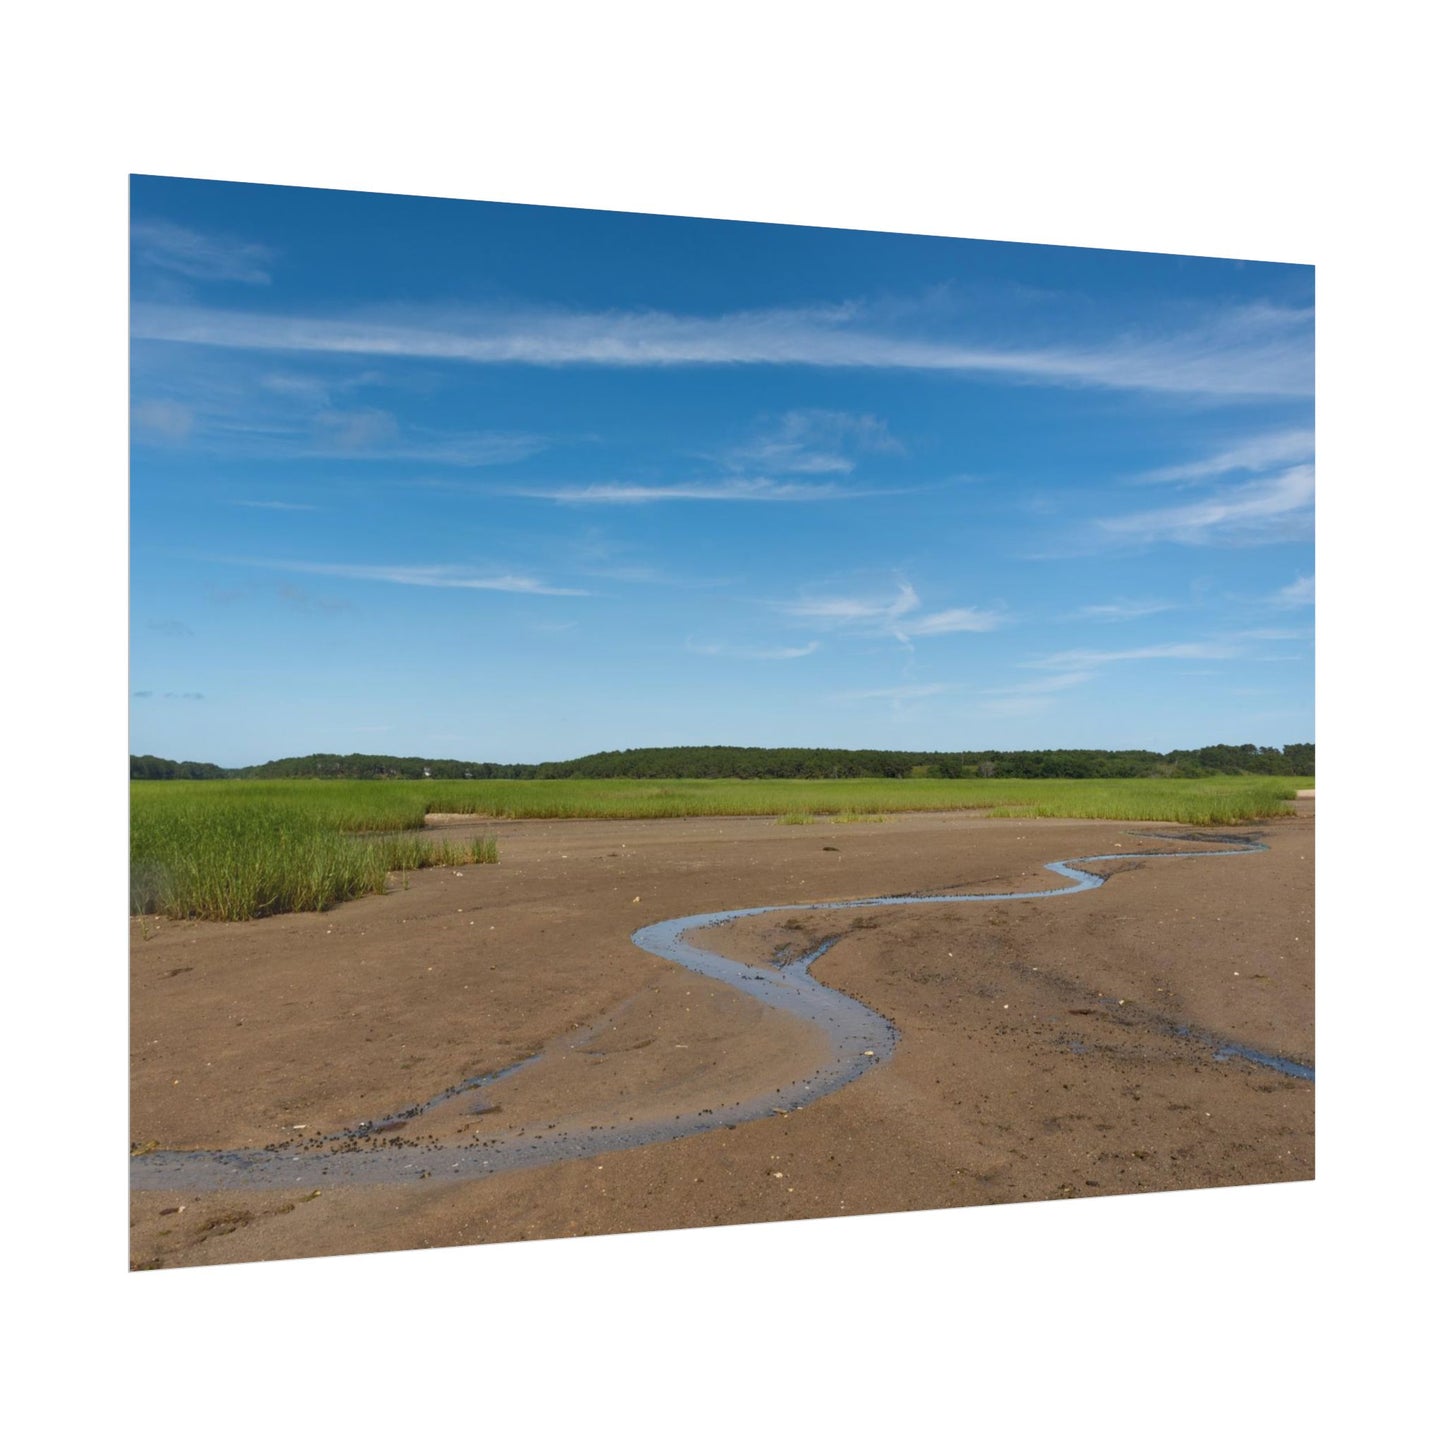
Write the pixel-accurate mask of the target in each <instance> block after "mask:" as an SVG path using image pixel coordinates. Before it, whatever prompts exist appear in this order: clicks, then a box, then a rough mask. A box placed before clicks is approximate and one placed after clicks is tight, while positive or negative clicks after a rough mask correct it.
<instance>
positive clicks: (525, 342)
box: [131, 303, 1313, 396]
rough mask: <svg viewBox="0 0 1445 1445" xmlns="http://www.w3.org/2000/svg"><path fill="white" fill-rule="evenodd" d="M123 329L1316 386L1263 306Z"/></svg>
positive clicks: (465, 349) (222, 322) (1306, 340)
mask: <svg viewBox="0 0 1445 1445" xmlns="http://www.w3.org/2000/svg"><path fill="white" fill-rule="evenodd" d="M131 324H132V332H133V334H134V335H135V336H137V337H141V338H145V339H149V340H157V341H173V342H189V343H193V344H197V345H204V346H217V347H240V348H248V349H256V350H266V351H274V352H320V353H332V354H343V355H366V356H396V357H415V358H426V359H430V360H438V361H458V362H472V363H478V364H510V365H533V366H569V365H571V366H575V365H591V366H622V367H635V366H646V367H659V366H721V365H749V364H751V365H775V366H783V365H791V366H819V367H849V368H853V367H863V368H890V369H896V368H901V369H909V370H921V371H942V372H961V373H978V374H984V375H991V376H996V377H1001V378H1005V379H1011V380H1016V381H1024V382H1039V383H1051V384H1056V385H1078V386H1103V387H1119V388H1125V389H1129V390H1143V391H1163V392H1176V393H1184V394H1199V395H1220V396H1248V395H1284V396H1308V395H1310V394H1311V393H1312V390H1313V313H1312V312H1311V311H1309V310H1290V309H1286V308H1280V307H1271V306H1265V305H1254V306H1246V307H1239V308H1235V309H1233V310H1229V311H1224V312H1220V313H1218V314H1216V315H1214V316H1212V317H1210V318H1209V319H1208V320H1206V321H1204V322H1202V323H1201V324H1198V325H1196V326H1194V327H1193V328H1192V329H1188V330H1176V331H1173V332H1167V333H1165V332H1159V333H1150V334H1146V333H1142V332H1139V331H1133V332H1129V333H1126V334H1123V335H1117V336H1113V337H1110V338H1107V339H1104V340H1095V341H1089V342H1079V343H1075V344H1071V345H1054V346H1042V347H1032V348H1010V347H1000V346H994V345H989V344H986V343H980V342H977V341H974V340H971V339H940V338H938V337H937V336H931V335H902V334H899V333H898V332H897V331H892V330H888V329H885V328H884V327H881V326H879V324H878V320H877V318H874V317H871V316H870V315H869V313H868V311H867V309H866V308H865V307H862V306H842V307H815V308H811V309H802V310H771V311H748V312H734V313H731V314H728V315H723V316H715V317H705V316H679V315H673V314H670V313H667V312H659V311H645V312H621V311H612V312H594V313H576V312H572V313H562V312H543V311H533V312H525V313H489V314H473V315H472V316H470V317H462V316H460V315H459V314H458V313H456V312H455V311H452V312H442V311H429V312H413V313H409V314H399V313H390V314H377V315H369V316H351V317H344V318H340V317H302V316H283V315H275V314H265V313H260V312H240V311H230V310H221V309H216V308H203V307H195V306H175V305H164V304H154V303H142V304H138V305H137V306H136V307H135V308H134V309H133V311H132V323H131Z"/></svg>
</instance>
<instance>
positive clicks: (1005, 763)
mask: <svg viewBox="0 0 1445 1445" xmlns="http://www.w3.org/2000/svg"><path fill="white" fill-rule="evenodd" d="M1314 771H1315V745H1314V744H1313V743H1289V744H1288V745H1286V746H1285V747H1282V748H1268V747H1264V748H1261V747H1256V746H1255V745H1254V744H1253V743H1240V744H1229V743H1217V744H1215V745H1214V746H1213V747H1207V748H1187V749H1176V750H1175V751H1174V752H1171V753H1151V752H1147V751H1145V750H1143V749H1129V750H1125V751H1106V750H1103V749H1097V748H1066V749H1056V750H1053V751H1049V752H958V753H916V752H889V751H879V750H876V749H850V748H724V747H688V748H628V749H627V750H626V751H625V752H610V753H589V754H588V755H587V756H586V757H585V758H574V759H573V760H572V761H571V762H565V763H463V762H458V761H457V760H456V759H455V758H393V757H384V756H376V755H372V754H367V753H348V754H347V755H346V756H345V757H342V756H340V755H339V754H337V753H311V754H309V755H308V756H307V757H304V758H280V759H278V760H277V761H275V762H270V763H257V764H255V765H253V766H251V767H247V768H220V767H217V766H216V765H215V764H214V763H177V762H172V761H171V760H170V759H169V758H155V757H150V756H144V757H136V756H135V755H134V754H132V755H131V760H130V775H131V777H132V778H133V779H160V778H191V779H196V778H428V777H430V778H667V779H677V778H1204V777H1210V776H1214V775H1217V774H1231V773H1269V774H1274V775H1277V776H1288V777H1313V776H1314Z"/></svg>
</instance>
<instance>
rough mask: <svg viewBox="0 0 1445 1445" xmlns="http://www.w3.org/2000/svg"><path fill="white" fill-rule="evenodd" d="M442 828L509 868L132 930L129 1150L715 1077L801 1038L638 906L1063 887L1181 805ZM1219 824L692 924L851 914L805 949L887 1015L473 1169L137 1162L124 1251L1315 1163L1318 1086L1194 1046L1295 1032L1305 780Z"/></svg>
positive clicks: (793, 932)
mask: <svg viewBox="0 0 1445 1445" xmlns="http://www.w3.org/2000/svg"><path fill="white" fill-rule="evenodd" d="M434 826H435V827H436V829H437V831H438V832H439V833H443V834H447V835H450V836H455V837H458V838H464V837H467V836H469V835H470V834H471V833H472V832H474V831H478V830H479V829H480V828H481V827H482V826H485V827H486V830H487V831H490V832H495V833H496V834H497V835H498V837H499V841H500V846H501V860H502V861H501V863H500V864H498V865H496V866H486V867H467V868H462V869H456V870H453V869H438V870H428V871H426V872H423V873H419V874H413V875H411V877H410V878H409V879H408V880H407V884H406V886H405V887H404V888H403V887H402V886H401V885H400V883H399V882H398V884H397V886H396V887H395V888H393V890H392V891H390V892H389V893H388V894H387V895H386V896H384V897H374V898H368V899H362V900H358V901H356V902H353V903H349V904H346V905H343V906H342V907H340V908H337V909H334V910H332V911H331V912H329V913H325V914H314V915H286V916H283V917H280V918H273V919H262V920H257V921H254V922H251V923H245V924H191V923H160V924H156V923H154V922H149V923H145V924H139V923H138V924H135V925H133V940H134V946H133V950H132V967H133V982H132V1124H131V1135H132V1139H133V1141H134V1145H135V1147H138V1148H140V1149H151V1148H154V1149H221V1148H258V1147H267V1146H270V1147H272V1148H273V1149H292V1148H295V1149H297V1150H298V1151H307V1149H308V1145H307V1141H310V1145H309V1151H310V1152H316V1149H317V1146H316V1141H317V1140H318V1139H319V1138H320V1137H321V1136H322V1135H325V1134H333V1133H336V1132H338V1131H340V1130H344V1129H349V1128H354V1127H355V1126H356V1125H357V1124H359V1123H360V1122H361V1121H363V1120H368V1119H371V1120H375V1119H380V1118H384V1117H386V1116H389V1115H392V1114H396V1113H400V1112H402V1111H405V1110H407V1109H409V1108H411V1107H412V1106H414V1105H416V1104H417V1103H419V1102H421V1101H422V1100H425V1099H429V1098H431V1097H433V1096H435V1095H437V1094H439V1093H441V1092H442V1091H444V1090H446V1089H449V1088H451V1087H453V1086H454V1085H456V1084H457V1083H458V1082H459V1081H460V1080H462V1079H464V1078H469V1077H475V1076H479V1075H487V1074H492V1073H496V1072H498V1071H500V1070H502V1069H505V1068H506V1067H508V1066H509V1065H513V1064H516V1063H518V1062H520V1061H522V1060H524V1059H528V1058H532V1057H533V1056H535V1055H537V1054H541V1055H542V1057H541V1058H540V1059H538V1060H537V1061H536V1062H535V1063H533V1064H531V1065H529V1066H528V1067H527V1068H526V1069H523V1070H521V1071H519V1072H518V1073H516V1074H514V1075H512V1076H509V1077H508V1078H505V1079H502V1080H499V1081H498V1082H496V1083H494V1084H490V1085H488V1086H486V1088H485V1089H483V1090H478V1091H475V1092H474V1093H471V1094H466V1095H462V1096H460V1098H459V1099H458V1100H457V1101H455V1103H454V1104H453V1105H452V1106H449V1107H447V1108H444V1109H439V1110H437V1111H435V1112H432V1113H429V1114H426V1115H423V1116H422V1117H420V1118H418V1119H416V1120H413V1121H411V1122H409V1123H406V1124H405V1125H403V1126H402V1127H401V1128H398V1129H396V1130H395V1131H393V1132H391V1133H389V1134H388V1136H387V1139H386V1142H385V1147H387V1148H388V1149H393V1150H395V1151H397V1153H398V1155H401V1154H404V1153H407V1152H408V1151H411V1152H412V1153H413V1154H414V1156H415V1157H417V1158H422V1157H424V1154H425V1151H426V1150H427V1149H428V1147H429V1145H432V1144H437V1143H441V1144H446V1145H455V1144H457V1143H465V1142H467V1141H468V1140H469V1139H477V1138H480V1137H482V1136H483V1135H484V1133H485V1134H490V1135H496V1134H498V1133H499V1132H502V1131H519V1130H520V1131H526V1130H532V1131H545V1130H547V1129H548V1127H549V1126H551V1127H555V1128H561V1127H568V1128H583V1129H585V1128H589V1127H591V1125H593V1124H597V1125H601V1126H606V1125H607V1124H610V1123H616V1122H618V1121H621V1120H625V1119H634V1118H637V1117H650V1116H657V1115H665V1114H666V1113H668V1112H673V1113H676V1114H682V1113H686V1112H689V1111H700V1110H703V1109H707V1108H709V1107H713V1106H715V1105H716V1104H717V1103H719V1102H720V1101H726V1100H731V1099H733V1098H735V1097H738V1096H739V1093H740V1092H748V1093H757V1092H759V1091H761V1090H763V1089H765V1088H766V1087H767V1086H768V1084H769V1081H773V1083H774V1086H775V1087H780V1086H782V1085H784V1084H786V1083H787V1082H788V1081H789V1080H791V1079H793V1078H795V1077H797V1076H798V1075H799V1074H800V1073H805V1072H806V1071H807V1070H808V1069H810V1068H812V1067H814V1066H815V1064H816V1062H817V1059H818V1057H819V1054H820V1050H821V1043H820V1041H819V1039H818V1038H817V1037H816V1036H815V1034H814V1032H813V1031H812V1030H811V1029H810V1028H809V1027H808V1026H807V1025H805V1024H803V1023H801V1022H799V1021H797V1020H792V1019H788V1018H786V1017H783V1016H781V1015H779V1014H778V1013H777V1012H776V1011H775V1010H770V1009H767V1008H765V1007H764V1006H763V1005H762V1004H760V1003H758V1002H756V1001H755V1000H752V999H749V998H747V997H745V996H743V995H741V994H739V993H738V992H737V991H736V990H734V989H731V988H729V987H727V986H725V985H723V984H719V983H713V982H710V981H708V980H705V979H702V978H699V977H698V976H696V975H694V974H690V973H688V972H686V971H684V970H683V969H681V968H678V967H677V966H675V965H672V964H668V963H666V962H664V961H662V960H658V959H656V958H652V957H650V956H649V955H647V954H646V953H644V952H643V951H642V950H640V949H638V948H637V947H635V946H634V945H633V944H632V943H631V941H630V938H631V934H632V933H633V931H634V930H635V929H636V928H638V927H639V926H641V925H642V924H645V923H649V922H653V921H656V920H659V919H664V918H671V917H678V916H682V915H685V914H691V913H698V912H702V911H704V910H709V909H718V908H727V907H738V906H750V905H762V904H784V903H790V902H800V901H821V900H825V899H845V898H859V897H866V896H870V895H879V894H885V893H894V892H917V891H941V890H947V891H976V892H986V893H993V892H1003V891H1014V892H1027V891H1031V890H1034V889H1044V888H1052V887H1055V886H1057V885H1058V883H1059V881H1060V880H1059V879H1057V878H1056V877H1055V876H1054V875H1053V874H1051V873H1048V872H1047V871H1046V870H1045V869H1044V868H1043V865H1044V863H1046V862H1048V861H1051V860H1055V859H1060V858H1068V857H1076V856H1081V855H1084V854H1091V853H1108V852H1110V851H1118V852H1132V851H1138V850H1139V849H1140V848H1141V847H1146V848H1152V847H1159V848H1167V847H1169V846H1170V845H1169V844H1168V843H1165V842H1163V841H1161V840H1159V839H1148V840H1141V839H1140V838H1139V837H1138V834H1139V833H1140V832H1150V833H1166V834H1185V833H1191V832H1192V833H1195V834H1197V833H1199V832H1200V831H1201V830H1190V829H1183V828H1175V827H1171V826H1169V825H1157V826H1154V825H1148V824H1115V823H1102V822H1075V821H1067V820H1045V819H1037V820H1027V821H1015V820H1000V819H987V818H983V817H980V816H978V815H970V814H927V815H908V816H899V817H891V818H889V819H887V820H886V821H885V822H882V823H855V824H843V823H835V822H829V821H826V820H823V821H820V822H818V823H815V824H812V825H805V826H791V827H790V826H781V825H778V824H776V823H774V822H772V821H771V820H768V819H690V820H679V821H647V822H596V821H589V822H551V821H527V822H502V823H497V824H486V825H481V824H478V823H477V822H476V821H475V820H465V821H445V822H439V823H437V824H435V825H434ZM1203 831H1205V832H1208V831H1210V830H1203ZM1219 831H1220V832H1222V833H1225V834H1229V835H1231V836H1232V835H1236V834H1239V833H1242V832H1248V833H1249V834H1250V835H1251V836H1254V837H1257V838H1258V839H1259V840H1260V841H1262V842H1264V843H1265V844H1267V845H1268V847H1269V849H1270V851H1269V852H1266V853H1257V854H1249V855H1235V856H1221V857H1218V858H1190V859H1168V858H1160V859H1152V858H1151V859H1146V860H1131V861H1125V862H1121V863H1120V864H1118V865H1117V867H1116V869H1110V868H1109V867H1108V865H1103V871H1110V872H1114V873H1115V876H1113V877H1111V878H1110V880H1109V882H1108V883H1107V884H1106V886H1105V887H1103V888H1101V889H1097V890H1094V891H1092V892H1089V893H1086V894H1080V895H1074V896H1071V897H1066V898H1059V899H1037V900H1028V901H1025V900H1020V901H1010V902H999V903H973V904H968V903H960V904H958V905H952V904H938V905H929V906H928V907H925V908H914V909H911V910H910V909H907V908H903V907H900V908H897V909H894V908H881V909H876V910H871V911H870V912H869V913H867V914H866V915H858V914H850V913H842V914H816V913H815V914H807V913H801V914H789V913H778V914H770V915H764V916H763V917H760V918H751V919H743V920H738V921H737V922H736V923H733V924H729V925H726V926H725V927H723V928H720V929H714V930H709V941H708V947H710V948H714V949H716V950H717V951H719V952H722V953H726V954H728V955H729V956H730V957H735V958H738V959H740V960H743V961H746V962H750V963H751V962H756V963H760V964H766V963H768V962H769V961H770V960H772V959H774V958H775V957H779V956H787V953H786V952H785V953H783V954H781V955H780V954H779V950H785V951H788V952H794V953H795V952H796V951H798V950H801V949H806V948H807V947H808V946H810V945H812V944H814V943H816V942H818V941H820V940H821V939H823V938H824V937H828V936H831V935H833V934H838V933H840V932H841V934H842V936H841V937H840V938H839V940H838V942H837V943H836V944H834V946H833V947H832V948H831V950H830V951H829V952H828V953H827V954H826V955H825V956H824V957H823V958H822V959H820V960H819V962H818V963H817V964H816V965H815V966H814V972H815V974H816V975H817V976H818V977H819V978H821V979H822V980H823V981H824V982H825V983H827V984H829V985H830V986H832V987H834V988H838V989H841V990H842V991H844V992H846V993H848V994H851V995H853V996H854V997H856V998H858V999H860V1000H862V1001H863V1002H864V1003H866V1004H868V1005H869V1007H871V1008H873V1009H876V1010H877V1011H878V1012H880V1013H882V1014H883V1015H884V1016H886V1017H887V1018H888V1019H890V1020H891V1021H892V1022H893V1023H894V1024H895V1025H896V1026H897V1028H898V1029H899V1031H900V1040H899V1043H898V1046H897V1049H896V1051H895V1053H894V1055H893V1056H892V1057H891V1058H890V1059H889V1060H888V1061H887V1063H886V1064H884V1065H882V1066H880V1067H878V1068H877V1069H874V1070H871V1071H870V1072H869V1073H868V1074H866V1075H865V1076H864V1077H862V1078H860V1079H858V1080H856V1081H855V1082H853V1083H850V1084H848V1085H847V1086H846V1087H845V1088H844V1089H842V1090H841V1091H840V1092H838V1093H837V1094H834V1095H831V1096H829V1097H828V1098H825V1099H822V1100H819V1101H818V1102H817V1103H814V1104H811V1105H809V1106H808V1107H807V1108H805V1109H801V1110H796V1111H793V1112H790V1113H786V1114H782V1113H780V1114H777V1115H774V1116H772V1117H770V1118H767V1119H764V1120H760V1121H757V1122H754V1123H748V1124H741V1125H738V1126H737V1127H735V1128H731V1129H719V1130H717V1131H715V1132H711V1133H706V1134H700V1135H697V1136H694V1137H692V1138H687V1139H681V1140H675V1141H672V1142H668V1143H659V1144H652V1145H647V1146H645V1147H643V1148H640V1149H634V1150H629V1151H623V1152H616V1153H608V1154H603V1155H599V1156H597V1157H595V1158H590V1159H582V1160H575V1161H568V1162H562V1163H555V1164H547V1165H543V1166H539V1167H536V1168H530V1169H523V1170H519V1171H516V1172H512V1173H507V1174H504V1175H500V1176H499V1177H496V1178H490V1179H478V1180H469V1181H466V1182H455V1181H448V1180H446V1179H444V1178H440V1177H435V1176H433V1177H428V1178H424V1179H413V1180H407V1181H405V1182H400V1183H388V1184H376V1185H365V1186H362V1185H346V1184H340V1185H337V1186H335V1187H328V1186H327V1185H324V1184H323V1185H322V1186H321V1187H320V1189H319V1192H318V1189H317V1186H316V1184H315V1183H314V1181H311V1180H308V1181H307V1182H306V1183H305V1184H304V1186H303V1185H301V1184H297V1185H296V1186H295V1187H294V1188H288V1187H286V1186H284V1185H273V1186H271V1187H267V1188H263V1189H255V1188H251V1189H228V1190H224V1191H221V1192H216V1193H204V1192H199V1191H186V1190H179V1189H148V1188H141V1189H137V1190H135V1191H134V1193H133V1196H132V1199H133V1206H132V1225H131V1257H132V1264H133V1265H134V1266H135V1267H138V1268H153V1267H166V1266H172V1265H190V1264H207V1263H223V1262H231V1261H241V1260H258V1259H283V1258H293V1257H298V1256H312V1255H323V1254H346V1253H354V1252H360V1251H370V1250H385V1249H406V1248H415V1247H427V1246H438V1245H448V1244H463V1243H479V1242H486V1241H493V1240H514V1239H521V1238H547V1237H556V1236H567V1235H588V1234H606V1233H622V1232H628V1231H633V1230H648V1229H659V1228H677V1227H688V1226H695V1225H711V1224H730V1223H743V1222H751V1221H758V1220H771V1219H789V1218H808V1217H819V1216H827V1215H837V1214H851V1213H875V1212H881V1211H894V1210H907V1209H926V1208H940V1207H950V1206H954V1205H967V1204H985V1203H1004V1202H1010V1201H1017V1200H1025V1199H1031V1200H1037V1199H1062V1198H1070V1197H1081V1196H1085V1195H1104V1194H1118V1193H1133V1192H1140V1191H1151V1190H1161V1189H1178V1188H1197V1187H1205V1186H1210V1185H1225V1184H1243V1183H1263V1182H1269V1181H1274V1180H1297V1179H1308V1178H1311V1177H1312V1174H1313V1094H1314V1090H1313V1085H1312V1084H1311V1083H1309V1082H1306V1081H1303V1080H1300V1079H1294V1078H1289V1077H1286V1076H1283V1075H1281V1074H1278V1073H1274V1072H1272V1071H1269V1070H1266V1069H1262V1068H1260V1067H1258V1066H1256V1065H1253V1064H1250V1063H1247V1062H1244V1061H1241V1060H1239V1059H1231V1060H1228V1061H1224V1062H1219V1061H1216V1059H1215V1057H1214V1056H1215V1054H1216V1053H1217V1052H1218V1051H1219V1048H1220V1046H1221V1045H1224V1044H1235V1045H1242V1046H1246V1047H1250V1048H1254V1049H1257V1050H1260V1051H1263V1052H1265V1053H1269V1054H1277V1055H1283V1056H1285V1057H1288V1058H1292V1059H1296V1060H1300V1061H1303V1062H1312V1060H1313V1013H1314V1003H1313V864H1314V847H1313V845H1314V826H1313V802H1312V801H1304V802H1302V803H1301V804H1300V805H1299V816H1297V817H1295V818H1292V819H1287V820H1281V821H1276V822H1274V823H1270V824H1262V825H1259V826H1257V827H1254V828H1250V829H1224V830H1219ZM1180 846H1185V847H1189V846H1198V845H1190V844H1183V845H1180ZM1181 1030H1188V1032H1187V1033H1185V1032H1181ZM479 1110H480V1111H484V1112H479Z"/></svg>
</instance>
